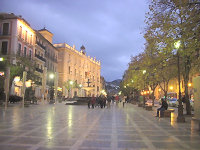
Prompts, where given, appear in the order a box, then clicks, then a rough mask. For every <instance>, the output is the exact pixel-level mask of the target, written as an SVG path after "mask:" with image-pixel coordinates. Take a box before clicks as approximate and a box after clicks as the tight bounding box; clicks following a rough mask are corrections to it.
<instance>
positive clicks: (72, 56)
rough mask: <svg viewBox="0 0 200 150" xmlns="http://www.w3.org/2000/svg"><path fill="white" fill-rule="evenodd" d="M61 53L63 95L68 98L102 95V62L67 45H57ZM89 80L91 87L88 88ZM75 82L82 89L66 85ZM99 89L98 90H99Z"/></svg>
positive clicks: (60, 70) (60, 69)
mask: <svg viewBox="0 0 200 150" xmlns="http://www.w3.org/2000/svg"><path fill="white" fill-rule="evenodd" d="M54 46H55V47H57V49H58V51H59V56H58V57H59V62H58V66H59V67H58V72H59V86H60V87H62V88H63V95H64V96H66V97H73V96H75V95H76V94H77V96H91V95H92V94H94V95H95V96H97V95H99V94H100V69H101V66H100V62H99V61H96V59H95V58H91V57H90V56H86V55H84V54H83V53H82V52H79V51H78V50H76V49H75V48H74V47H71V46H69V45H67V44H65V43H63V44H55V45H54ZM88 79H89V82H91V83H89V86H90V87H88V83H87V82H88ZM69 81H73V82H74V83H77V86H80V85H82V88H77V87H74V85H73V86H70V85H67V88H66V87H64V83H66V84H69V83H67V82H69ZM97 87H98V90H97Z"/></svg>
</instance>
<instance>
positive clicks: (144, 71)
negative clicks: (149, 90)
mask: <svg viewBox="0 0 200 150" xmlns="http://www.w3.org/2000/svg"><path fill="white" fill-rule="evenodd" d="M146 72H147V71H146V70H143V71H142V73H143V75H145V73H146ZM145 82H146V80H145V77H144V91H145ZM143 107H144V108H145V92H144V93H143Z"/></svg>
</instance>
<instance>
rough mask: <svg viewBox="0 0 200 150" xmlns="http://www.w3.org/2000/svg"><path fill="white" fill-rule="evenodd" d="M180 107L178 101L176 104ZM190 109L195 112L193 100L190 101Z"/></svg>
mask: <svg viewBox="0 0 200 150" xmlns="http://www.w3.org/2000/svg"><path fill="white" fill-rule="evenodd" d="M178 105H179V102H178V100H177V102H176V107H178ZM190 107H191V110H194V100H191V99H190Z"/></svg>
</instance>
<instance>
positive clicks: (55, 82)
mask: <svg viewBox="0 0 200 150" xmlns="http://www.w3.org/2000/svg"><path fill="white" fill-rule="evenodd" d="M54 87H55V102H57V95H58V72H55V80H54Z"/></svg>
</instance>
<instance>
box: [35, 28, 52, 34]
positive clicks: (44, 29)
mask: <svg viewBox="0 0 200 150" xmlns="http://www.w3.org/2000/svg"><path fill="white" fill-rule="evenodd" d="M38 31H48V32H49V33H51V32H50V31H49V30H47V29H46V28H45V27H44V28H43V29H40V30H38ZM51 34H53V33H51Z"/></svg>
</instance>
